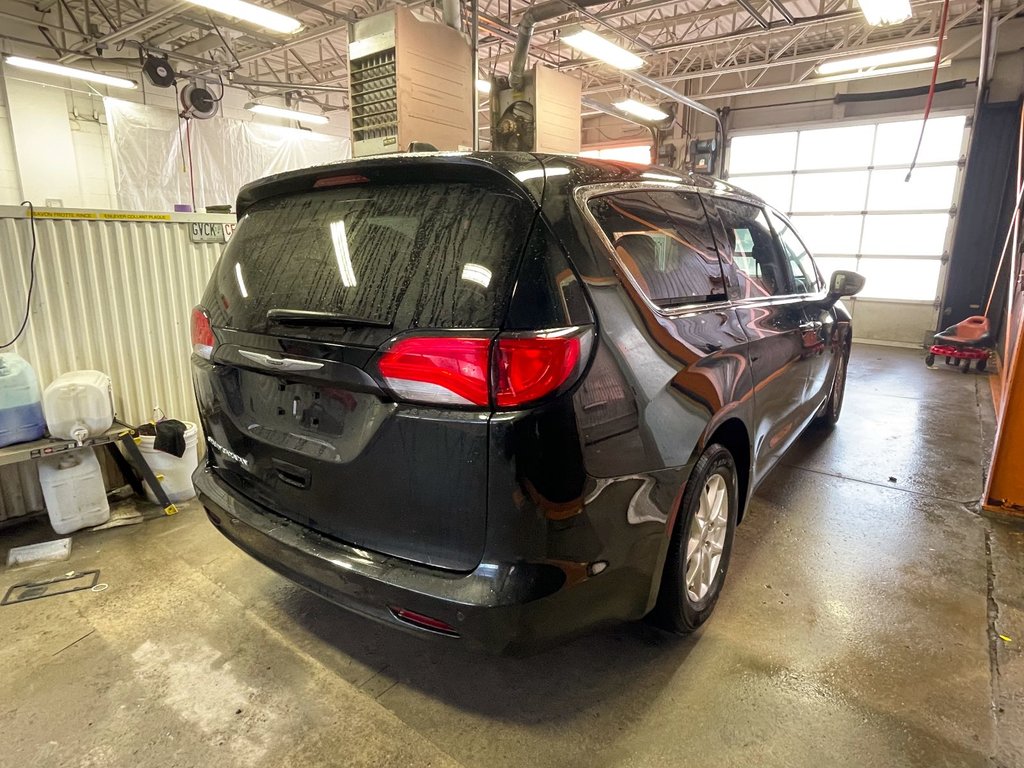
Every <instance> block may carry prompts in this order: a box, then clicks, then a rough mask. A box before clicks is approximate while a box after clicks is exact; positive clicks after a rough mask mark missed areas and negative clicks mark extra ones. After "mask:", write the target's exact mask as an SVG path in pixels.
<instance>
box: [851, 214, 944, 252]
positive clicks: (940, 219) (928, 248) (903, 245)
mask: <svg viewBox="0 0 1024 768" xmlns="http://www.w3.org/2000/svg"><path fill="white" fill-rule="evenodd" d="M948 225H949V214H946V213H913V214H881V213H880V214H874V215H869V216H867V217H866V218H865V219H864V239H863V241H862V243H861V254H862V255H864V256H941V255H942V251H943V248H944V247H945V243H946V227H947V226H948Z"/></svg>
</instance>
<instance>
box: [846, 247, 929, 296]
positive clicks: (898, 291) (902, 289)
mask: <svg viewBox="0 0 1024 768" xmlns="http://www.w3.org/2000/svg"><path fill="white" fill-rule="evenodd" d="M941 268H942V262H941V261H940V260H939V259H874V258H868V257H864V258H862V259H861V260H860V264H859V265H858V269H857V271H858V272H860V273H861V274H862V275H864V277H865V278H866V279H867V283H866V284H865V286H864V290H863V291H861V293H860V294H859V296H858V298H861V299H902V300H907V301H933V300H934V299H935V294H936V289H935V286H936V285H937V284H938V280H939V271H940V270H941Z"/></svg>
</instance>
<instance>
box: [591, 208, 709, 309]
mask: <svg viewBox="0 0 1024 768" xmlns="http://www.w3.org/2000/svg"><path fill="white" fill-rule="evenodd" d="M589 207H590V211H591V213H592V214H593V216H594V218H595V220H596V221H597V223H598V225H599V226H600V227H601V229H602V230H603V231H604V233H605V235H606V236H607V237H608V239H609V241H611V243H612V246H613V247H614V249H615V254H616V257H617V258H618V261H619V263H620V264H621V265H622V266H623V267H624V268H625V269H626V271H627V272H628V273H629V275H630V277H631V278H632V280H633V282H634V283H635V284H636V286H637V287H638V288H639V289H640V290H641V291H642V292H643V294H644V295H645V296H646V297H647V298H648V299H649V300H650V301H651V302H652V303H654V304H656V305H657V306H659V307H663V308H671V307H675V306H683V305H688V304H694V303H700V302H706V301H716V300H723V299H725V298H726V296H725V278H724V276H723V272H722V265H721V262H719V259H718V253H717V251H716V250H715V245H714V239H713V238H712V236H711V230H710V228H709V226H708V223H707V219H706V217H705V215H704V209H703V206H702V205H701V202H700V198H699V197H698V196H697V195H696V194H687V193H677V192H625V193H620V194H615V195H605V196H602V197H599V198H595V199H594V200H591V201H590V204H589Z"/></svg>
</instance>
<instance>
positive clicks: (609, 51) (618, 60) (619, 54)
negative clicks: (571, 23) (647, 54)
mask: <svg viewBox="0 0 1024 768" xmlns="http://www.w3.org/2000/svg"><path fill="white" fill-rule="evenodd" d="M562 41H563V42H565V43H568V44H569V45H571V46H572V47H573V48H575V49H577V50H579V51H582V52H583V53H585V54H587V56H593V57H594V58H595V59H600V60H601V61H603V62H604V63H606V64H611V65H612V66H613V67H615V68H616V69H639V68H640V67H641V66H642V65H643V63H644V60H643V59H641V58H640V57H639V56H637V55H636V54H634V53H630V52H629V51H627V50H626V49H625V48H622V47H620V46H618V45H616V44H615V43H613V42H611V41H610V40H605V39H604V38H603V37H601V36H600V35H598V34H595V33H594V32H591V31H590V30H589V29H583V28H582V27H570V28H569V29H567V30H566V31H565V32H563V33H562Z"/></svg>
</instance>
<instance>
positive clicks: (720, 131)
mask: <svg viewBox="0 0 1024 768" xmlns="http://www.w3.org/2000/svg"><path fill="white" fill-rule="evenodd" d="M622 74H623V75H625V76H626V77H628V78H631V79H632V80H636V81H637V82H638V83H641V84H643V85H646V86H647V87H648V88H650V89H652V90H655V91H657V92H658V93H660V94H662V95H663V96H665V97H667V98H669V99H672V100H673V101H678V102H679V103H680V104H685V105H686V106H687V107H689V108H690V109H693V110H695V111H697V112H700V113H701V114H702V115H707V116H708V117H710V118H711V119H712V120H714V121H715V136H716V137H720V139H719V141H720V144H719V153H718V157H719V165H720V166H721V164H722V159H723V158H724V157H725V125H724V124H723V123H722V118H721V117H720V116H719V114H718V113H717V112H716V111H715V110H713V109H712V108H711V107H709V106H707V105H705V104H701V103H700V102H699V101H695V100H694V99H691V98H690V97H689V96H684V95H683V94H681V93H679V91H674V90H672V89H671V88H669V87H668V86H667V85H662V84H661V83H659V82H658V81H657V80H652V79H651V78H649V77H647V76H646V75H641V74H639V73H637V72H630V71H628V70H623V71H622ZM721 172H722V169H721V167H719V168H718V170H717V173H718V174H719V175H721Z"/></svg>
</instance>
